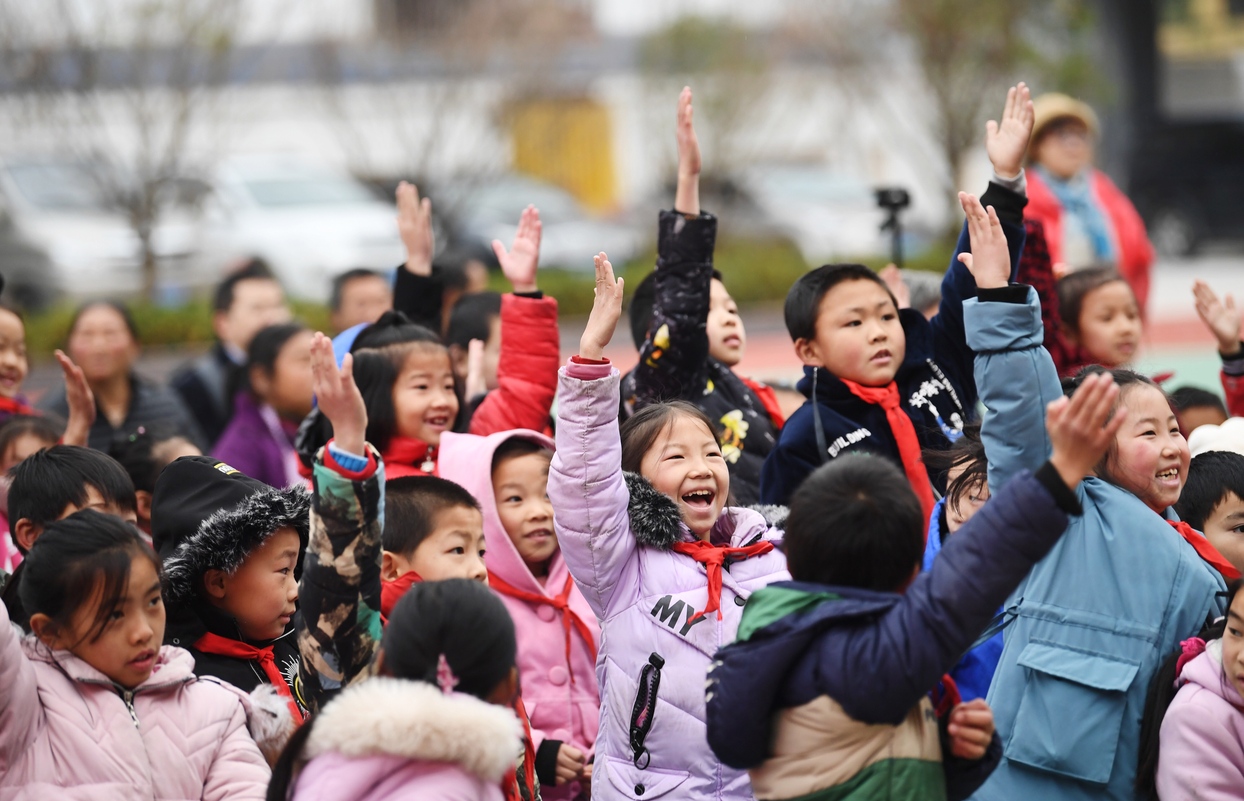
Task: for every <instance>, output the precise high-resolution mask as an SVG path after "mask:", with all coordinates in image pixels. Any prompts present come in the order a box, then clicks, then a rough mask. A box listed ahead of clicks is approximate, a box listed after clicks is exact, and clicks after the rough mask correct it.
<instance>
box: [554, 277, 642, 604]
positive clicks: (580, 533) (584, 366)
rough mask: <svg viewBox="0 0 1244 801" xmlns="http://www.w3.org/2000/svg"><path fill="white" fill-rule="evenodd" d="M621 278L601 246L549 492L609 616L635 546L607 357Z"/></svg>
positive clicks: (573, 566)
mask: <svg viewBox="0 0 1244 801" xmlns="http://www.w3.org/2000/svg"><path fill="white" fill-rule="evenodd" d="M622 291H623V282H622V279H621V278H615V277H614V275H613V266H612V265H610V264H609V260H608V258H607V257H606V256H605V254H604V253H601V254H600V255H598V256H597V257H596V289H595V295H596V299H595V301H594V302H593V305H592V313H591V316H590V317H589V318H588V322H587V327H586V328H585V329H584V331H583V336H582V338H581V339H580V340H579V355H578V356H576V357H575V358H573V359H572V360H571V363H570V364H568V365H566V366H565V367H564V368H562V371H561V376H560V385H559V388H558V398H557V434H556V439H557V450H556V452H554V454H553V463H552V465H551V466H550V467H549V483H548V493H549V499H550V500H551V501H552V502H553V508H554V509H556V510H557V515H556V516H555V517H554V519H553V523H554V526H555V527H556V529H557V541H558V543H560V545H561V550H562V556H563V557H564V558H565V560H566V565H567V567H569V568H570V574H571V575H572V576H574V579H575V581H576V582H577V583H578V585H579V589H580V590H581V591H582V592H583V596H584V597H585V598H586V599H587V602H588V603H589V604H591V606H592V611H594V612H595V613H596V615H597V617H600V618H605V617H608V616H609V613H610V611H611V610H610V605H611V603H612V600H613V598H614V597H615V596H616V595H617V594H618V592H619V590H622V589H623V587H622V585H623V583H624V582H625V581H626V580H627V578H626V577H627V576H629V578H630V580H631V581H632V582H633V586H632V587H631V589H637V588H638V576H637V575H636V573H635V571H634V570H630V571H628V570H627V567H628V565H629V564H630V562H631V561H632V557H633V556H634V555H635V552H636V548H637V546H636V544H635V538H634V536H633V535H632V533H631V530H630V524H629V516H628V513H627V506H628V503H629V500H630V494H629V493H628V491H627V488H626V483H625V481H624V479H623V477H622V469H621V468H622V442H621V439H620V438H619V435H618V372H617V370H615V369H614V368H613V366H612V365H610V364H609V362H608V361H607V360H605V359H604V355H605V348H606V347H607V346H608V345H609V341H610V340H611V339H612V338H613V332H614V330H615V329H616V328H617V325H618V318H619V317H621V316H622Z"/></svg>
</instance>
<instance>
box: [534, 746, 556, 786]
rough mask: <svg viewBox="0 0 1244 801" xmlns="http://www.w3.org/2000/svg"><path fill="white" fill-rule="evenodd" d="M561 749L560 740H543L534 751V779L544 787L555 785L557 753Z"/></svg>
mask: <svg viewBox="0 0 1244 801" xmlns="http://www.w3.org/2000/svg"><path fill="white" fill-rule="evenodd" d="M561 747H562V741H561V740H545V741H544V742H542V743H540V747H539V748H537V749H536V778H537V779H539V780H540V784H541V785H543V786H545V787H552V786H554V785H555V784H556V783H557V752H558V751H560V750H561Z"/></svg>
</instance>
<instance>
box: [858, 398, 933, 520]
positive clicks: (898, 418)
mask: <svg viewBox="0 0 1244 801" xmlns="http://www.w3.org/2000/svg"><path fill="white" fill-rule="evenodd" d="M839 380H840V381H842V383H843V384H845V385H846V387H847V389H849V390H851V394H852V395H854V396H855V397H857V398H859V399H860V400H862V401H864V402H865V403H871V404H873V405H876V406H880V407H881V408H882V410H884V411H885V419H886V422H887V423H889V425H890V432H891V433H892V434H893V435H894V441H895V442H896V443H898V455H899V459H900V460H902V462H903V472H904V473H906V474H907V480H908V481H909V482H910V483H911V488H912V489H913V490H915V492H916V497H917V498H918V499H919V500H920V508H921V509H922V510H924V519H925V520H926V521H927V520H929V519H930V518H931V517H932V516H933V507H934V506H935V505H936V501H934V500H933V485H932V484H931V483H929V471H928V470H926V469H925V466H924V457H923V456H922V455H921V452H920V439H919V438H918V437H917V436H916V427H915V426H914V425H913V424H912V422H911V418H910V417H908V416H907V412H905V411H903V402H902V399H901V398H899V394H898V384H896V383H894V382H893V381H891V382H890V383H888V384H886V385H885V386H884V387H865V386H862V385H860V384H857V383H855V382H854V381H848V380H847V379H845V378H842V379H839Z"/></svg>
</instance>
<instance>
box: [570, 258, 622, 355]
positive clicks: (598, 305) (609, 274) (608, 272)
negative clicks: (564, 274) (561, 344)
mask: <svg viewBox="0 0 1244 801" xmlns="http://www.w3.org/2000/svg"><path fill="white" fill-rule="evenodd" d="M595 264H596V289H595V290H594V291H595V293H596V300H595V301H594V302H593V303H592V313H591V314H590V315H588V318H587V327H586V328H584V329H583V336H582V337H580V338H579V355H580V356H582V357H583V358H585V359H591V360H592V361H600V360H601V358H603V357H604V355H605V348H606V347H607V346H608V345H609V340H611V339H613V332H614V329H616V328H617V327H618V319H619V318H620V317H621V316H622V290H623V286H624V284H625V281H624V279H622V278H614V277H613V265H612V264H610V263H609V257H608V256H606V255H605V254H604V253H598V254H596V258H595Z"/></svg>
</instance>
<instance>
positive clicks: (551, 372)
mask: <svg viewBox="0 0 1244 801" xmlns="http://www.w3.org/2000/svg"><path fill="white" fill-rule="evenodd" d="M560 367H561V336H560V333H559V332H558V330H557V300H556V299H554V298H551V297H548V296H547V295H546V296H544V297H541V298H531V297H523V296H519V295H513V294H506V295H502V296H501V357H500V359H499V360H498V362H497V388H496V389H494V390H492V391H491V392H489V393H488V396H487V397H485V398H484V400H483V402H482V403H480V405H479V408H477V409H476V410H475V414H474V415H472V416H471V425H470V428H469V430H470V433H472V434H479V435H480V436H487V435H489V434H495V433H496V432H498V431H509V430H511V429H515V428H527V429H531V430H532V431H543V432H546V433H551V429H550V427H549V412H550V411H551V410H552V409H553V397H554V395H556V394H557V371H558V369H559V368H560Z"/></svg>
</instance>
